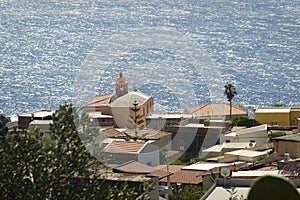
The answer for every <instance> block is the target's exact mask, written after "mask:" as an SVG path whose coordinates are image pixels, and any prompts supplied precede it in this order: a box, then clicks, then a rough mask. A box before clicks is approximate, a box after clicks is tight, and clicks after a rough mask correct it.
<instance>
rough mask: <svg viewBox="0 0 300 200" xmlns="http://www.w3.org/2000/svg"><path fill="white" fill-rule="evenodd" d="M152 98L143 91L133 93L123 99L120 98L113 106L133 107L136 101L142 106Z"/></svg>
mask: <svg viewBox="0 0 300 200" xmlns="http://www.w3.org/2000/svg"><path fill="white" fill-rule="evenodd" d="M150 98H151V96H149V95H147V94H144V93H142V92H141V91H131V92H128V93H127V94H125V95H123V96H121V97H118V98H117V99H116V100H115V101H113V102H112V103H111V105H112V106H113V107H132V106H133V103H134V102H135V101H136V102H137V103H138V104H139V105H140V104H143V103H144V102H145V101H147V100H148V99H150Z"/></svg>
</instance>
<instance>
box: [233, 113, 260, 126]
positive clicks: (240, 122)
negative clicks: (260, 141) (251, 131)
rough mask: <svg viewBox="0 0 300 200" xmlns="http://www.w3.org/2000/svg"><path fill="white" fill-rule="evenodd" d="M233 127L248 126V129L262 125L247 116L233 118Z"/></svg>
mask: <svg viewBox="0 0 300 200" xmlns="http://www.w3.org/2000/svg"><path fill="white" fill-rule="evenodd" d="M231 124H232V126H246V127H247V128H250V127H253V126H258V125H261V123H259V122H258V121H256V120H255V119H250V118H249V117H247V116H240V117H233V118H232V120H231Z"/></svg>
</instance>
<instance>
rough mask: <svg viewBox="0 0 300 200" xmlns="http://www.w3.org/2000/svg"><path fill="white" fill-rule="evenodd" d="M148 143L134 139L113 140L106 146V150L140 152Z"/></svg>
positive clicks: (111, 151)
mask: <svg viewBox="0 0 300 200" xmlns="http://www.w3.org/2000/svg"><path fill="white" fill-rule="evenodd" d="M146 144H147V143H145V142H137V141H135V142H133V141H117V140H113V141H112V142H111V143H110V144H108V145H107V146H106V147H105V148H104V150H103V151H104V152H110V153H139V152H140V151H141V150H142V149H143V147H144V146H145V145H146Z"/></svg>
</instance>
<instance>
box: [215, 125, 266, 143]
mask: <svg viewBox="0 0 300 200" xmlns="http://www.w3.org/2000/svg"><path fill="white" fill-rule="evenodd" d="M267 141H268V127H267V124H263V125H260V126H254V127H251V128H245V129H241V130H237V131H236V132H226V133H224V134H221V135H220V143H221V144H223V143H224V142H227V143H232V142H234V143H239V142H247V143H250V142H251V143H253V144H255V145H257V146H259V145H263V144H266V143H267Z"/></svg>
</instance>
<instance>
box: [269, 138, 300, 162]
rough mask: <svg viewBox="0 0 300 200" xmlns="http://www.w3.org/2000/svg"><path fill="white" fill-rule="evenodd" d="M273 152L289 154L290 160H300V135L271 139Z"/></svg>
mask: <svg viewBox="0 0 300 200" xmlns="http://www.w3.org/2000/svg"><path fill="white" fill-rule="evenodd" d="M273 143H274V148H275V152H276V153H278V154H279V155H284V154H285V153H289V154H290V156H291V158H300V133H298V134H291V135H285V136H281V137H276V138H273Z"/></svg>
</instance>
